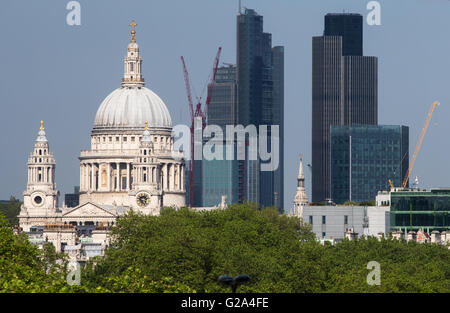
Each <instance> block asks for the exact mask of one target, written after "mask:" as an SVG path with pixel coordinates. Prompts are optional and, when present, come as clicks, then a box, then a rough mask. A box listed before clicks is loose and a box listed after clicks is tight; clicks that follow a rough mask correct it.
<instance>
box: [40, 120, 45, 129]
mask: <svg viewBox="0 0 450 313" xmlns="http://www.w3.org/2000/svg"><path fill="white" fill-rule="evenodd" d="M40 129H41V130H44V121H41V128H40Z"/></svg>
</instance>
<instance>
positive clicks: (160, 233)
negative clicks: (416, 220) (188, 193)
mask: <svg viewBox="0 0 450 313" xmlns="http://www.w3.org/2000/svg"><path fill="white" fill-rule="evenodd" d="M113 232H114V236H115V238H116V241H115V243H114V247H112V248H110V249H109V250H108V251H107V255H106V258H105V259H104V260H100V261H99V262H98V263H97V265H96V266H95V267H90V268H89V270H87V271H86V272H85V276H84V280H85V281H86V282H87V283H86V284H87V285H88V286H89V287H90V288H98V287H100V286H106V287H107V288H109V289H111V290H114V291H119V290H121V289H122V288H124V290H133V291H134V290H154V289H151V285H150V284H149V283H148V282H151V281H161V280H163V279H167V277H170V278H171V281H173V282H174V281H176V282H179V283H180V284H181V285H182V286H188V287H189V288H191V289H193V290H196V291H198V292H228V291H229V290H228V289H227V288H226V287H223V286H220V285H219V284H218V282H217V278H218V277H219V276H220V275H223V274H225V275H231V276H235V275H238V274H244V273H245V274H248V275H250V277H251V280H250V282H249V283H247V284H245V285H243V286H241V287H240V288H239V291H241V292H449V291H450V251H449V250H448V249H447V247H444V246H439V245H435V244H417V243H412V242H409V243H406V242H405V241H398V240H395V239H392V238H391V237H389V238H382V239H381V240H378V239H377V238H375V237H369V238H362V239H359V240H355V241H349V240H344V241H343V242H341V243H338V244H336V245H331V244H325V245H321V244H320V243H318V242H317V241H316V240H315V239H314V235H313V233H311V232H310V228H309V226H308V225H303V224H302V223H301V221H300V220H299V219H297V218H295V217H288V216H285V215H280V214H279V213H278V212H277V211H276V210H275V209H263V210H258V209H257V208H256V207H255V206H254V205H250V204H245V205H233V206H231V207H230V208H228V209H226V210H216V211H207V212H193V211H192V210H189V209H181V210H178V211H176V210H174V209H165V210H163V212H162V214H161V216H158V217H156V216H143V215H141V214H137V213H131V214H129V215H128V216H126V217H124V218H121V219H120V220H119V221H118V224H117V227H116V228H115V229H114V231H113ZM370 261H377V262H378V263H380V266H381V285H379V286H376V285H375V286H371V285H368V284H367V281H366V279H367V275H368V274H369V272H370V270H368V269H367V268H366V266H367V263H369V262H370ZM131 265H133V266H134V270H136V271H137V270H138V271H139V272H138V273H139V274H138V275H137V277H139V279H136V280H131V281H133V282H136V284H138V285H137V286H136V285H135V284H134V283H130V286H132V287H130V288H131V289H127V287H126V286H127V284H125V285H121V283H120V279H119V281H117V280H116V279H115V278H114V279H113V282H112V283H111V282H108V279H109V277H111V276H112V277H123V276H124V275H125V276H126V275H128V277H132V276H130V274H129V271H130V270H131V268H130V266H131ZM144 277H145V278H144ZM128 279H130V278H128ZM139 284H140V285H139Z"/></svg>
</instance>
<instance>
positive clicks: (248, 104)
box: [237, 9, 284, 208]
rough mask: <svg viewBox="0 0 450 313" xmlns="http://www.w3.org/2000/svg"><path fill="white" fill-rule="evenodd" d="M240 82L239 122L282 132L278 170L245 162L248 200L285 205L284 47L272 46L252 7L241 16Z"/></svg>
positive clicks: (243, 167) (250, 161) (238, 74)
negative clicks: (265, 169) (272, 126)
mask: <svg viewBox="0 0 450 313" xmlns="http://www.w3.org/2000/svg"><path fill="white" fill-rule="evenodd" d="M237 84H238V105H237V124H242V125H244V126H247V125H255V126H256V128H258V127H259V125H279V134H280V140H279V142H280V155H279V160H280V163H279V167H278V169H277V170H276V171H271V172H270V171H268V172H264V171H261V170H260V169H261V160H256V161H252V160H247V162H245V164H241V166H240V169H241V170H242V173H241V175H240V176H241V179H242V177H245V178H244V186H245V189H246V191H245V195H246V196H245V200H246V201H252V202H256V203H259V204H260V205H261V206H274V205H276V206H277V207H279V208H283V168H284V167H283V163H284V160H283V158H282V157H283V152H282V149H283V141H284V140H283V139H284V138H283V135H284V131H283V127H284V118H283V114H284V112H283V107H284V48H283V47H274V48H272V35H271V34H269V33H264V32H263V17H262V16H260V15H258V14H257V13H256V12H255V11H254V10H251V9H245V13H243V14H239V15H238V16H237ZM270 134H271V129H270V127H269V138H270ZM268 144H269V147H270V142H269V143H268Z"/></svg>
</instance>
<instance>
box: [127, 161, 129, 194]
mask: <svg viewBox="0 0 450 313" xmlns="http://www.w3.org/2000/svg"><path fill="white" fill-rule="evenodd" d="M127 190H130V162H127Z"/></svg>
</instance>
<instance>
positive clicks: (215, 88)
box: [201, 65, 243, 207]
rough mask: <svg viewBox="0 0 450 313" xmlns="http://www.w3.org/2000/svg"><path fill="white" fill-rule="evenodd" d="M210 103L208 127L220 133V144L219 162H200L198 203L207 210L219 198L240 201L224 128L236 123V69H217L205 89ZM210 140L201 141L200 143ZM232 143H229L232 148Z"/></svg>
mask: <svg viewBox="0 0 450 313" xmlns="http://www.w3.org/2000/svg"><path fill="white" fill-rule="evenodd" d="M208 96H210V97H211V98H210V99H211V100H210V103H209V107H208V124H209V125H217V126H219V127H220V128H221V129H222V131H223V134H224V138H223V141H220V140H219V141H217V142H215V143H217V144H219V145H223V154H222V160H206V159H203V161H202V167H201V168H202V203H201V206H203V207H208V206H214V205H218V204H219V203H220V201H221V198H222V196H226V202H227V203H237V202H240V201H242V198H243V195H242V194H241V193H242V191H241V188H239V175H238V169H239V162H240V161H238V160H236V159H235V160H227V159H226V148H227V143H226V138H225V134H226V126H227V125H235V124H236V105H237V84H236V66H235V65H228V66H224V67H220V68H218V69H217V74H216V79H215V81H214V82H213V83H212V84H211V85H210V86H209V88H208ZM208 141H210V138H205V142H204V144H206V143H207V142H208ZM235 143H236V142H233V143H232V144H231V146H232V147H234V146H235Z"/></svg>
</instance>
